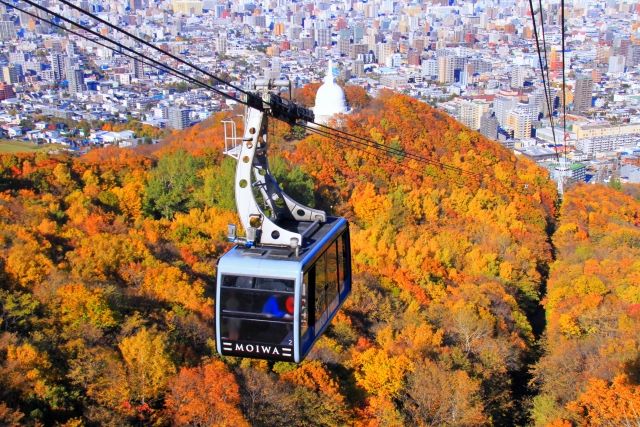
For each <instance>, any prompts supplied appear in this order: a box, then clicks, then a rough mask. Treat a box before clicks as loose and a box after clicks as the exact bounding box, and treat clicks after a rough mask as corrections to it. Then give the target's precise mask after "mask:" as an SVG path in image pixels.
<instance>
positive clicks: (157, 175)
mask: <svg viewBox="0 0 640 427" xmlns="http://www.w3.org/2000/svg"><path fill="white" fill-rule="evenodd" d="M201 167H202V161H201V160H200V159H197V158H195V157H193V156H192V155H191V154H189V153H187V152H186V151H183V150H179V151H176V152H175V153H171V154H167V155H165V156H164V157H162V158H161V159H160V161H159V162H158V165H157V166H156V168H155V169H153V170H152V171H151V176H150V178H149V181H148V183H147V186H146V188H145V197H144V207H145V211H146V212H147V214H149V215H153V216H155V217H160V216H161V217H164V218H173V215H174V214H175V213H176V212H186V211H188V210H189V209H190V208H192V207H195V206H196V205H197V203H196V201H195V198H194V192H195V190H197V189H199V188H200V187H201V185H202V180H201V178H200V177H199V174H198V172H199V170H200V169H201Z"/></svg>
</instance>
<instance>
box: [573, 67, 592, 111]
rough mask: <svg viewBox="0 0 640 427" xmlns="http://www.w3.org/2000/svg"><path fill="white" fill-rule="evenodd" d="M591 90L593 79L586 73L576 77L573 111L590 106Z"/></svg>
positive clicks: (584, 109)
mask: <svg viewBox="0 0 640 427" xmlns="http://www.w3.org/2000/svg"><path fill="white" fill-rule="evenodd" d="M592 91H593V80H591V77H590V76H588V75H586V74H580V75H578V77H576V88H575V92H574V95H573V111H574V112H576V113H582V112H585V111H587V110H588V109H589V108H591V92H592Z"/></svg>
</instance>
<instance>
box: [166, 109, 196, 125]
mask: <svg viewBox="0 0 640 427" xmlns="http://www.w3.org/2000/svg"><path fill="white" fill-rule="evenodd" d="M189 113H190V111H189V109H188V108H182V107H172V108H169V121H168V123H167V126H169V127H170V128H172V129H178V130H181V129H185V128H187V127H189V125H190V124H191V121H190V120H189Z"/></svg>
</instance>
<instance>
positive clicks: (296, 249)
mask: <svg viewBox="0 0 640 427" xmlns="http://www.w3.org/2000/svg"><path fill="white" fill-rule="evenodd" d="M285 84H286V83H285ZM285 84H283V83H279V82H275V84H274V82H273V81H269V82H266V83H263V82H256V86H262V87H265V88H267V89H270V88H272V87H274V86H284V85H285ZM269 115H272V116H276V117H278V118H285V119H287V120H289V121H290V122H291V123H295V122H296V121H297V120H299V119H301V118H302V119H304V118H306V119H307V121H313V113H312V112H311V111H310V110H307V109H305V108H302V107H299V106H297V105H295V104H293V103H292V102H290V101H286V100H284V99H282V98H280V97H278V96H277V95H273V96H271V95H270V94H268V93H267V91H266V90H265V92H264V94H263V104H262V106H255V105H251V106H248V107H247V108H246V112H245V118H244V135H243V136H242V137H237V136H236V127H235V122H234V121H233V120H225V121H224V126H225V151H224V153H225V154H226V155H228V156H231V157H233V158H234V159H236V160H237V166H236V175H235V199H236V207H237V209H238V216H239V217H240V222H241V224H242V228H243V229H244V230H245V236H242V237H241V236H239V235H238V233H237V227H236V226H235V225H233V224H232V225H229V233H228V238H229V240H230V241H232V242H234V243H236V245H235V246H234V247H233V248H232V249H231V250H230V251H228V252H227V253H226V254H224V255H223V256H222V257H221V258H220V260H219V261H218V272H217V288H216V345H217V350H218V353H220V354H222V355H225V356H239V357H252V358H259V359H267V360H281V361H289V362H296V363H298V362H301V361H302V360H303V359H304V358H305V356H306V355H307V354H308V353H309V351H310V350H311V348H312V347H313V345H314V343H315V342H316V341H317V339H318V338H319V337H320V336H321V335H322V333H323V332H324V331H325V329H326V328H327V326H328V325H329V324H330V322H331V320H332V319H333V317H334V316H335V315H336V313H337V312H338V309H339V308H340V306H341V305H342V304H343V303H344V301H345V300H346V298H347V296H348V295H349V293H350V292H351V251H350V244H349V224H348V222H347V221H346V220H345V219H344V218H339V217H331V216H328V215H326V213H325V212H324V211H321V210H318V209H313V208H310V207H307V206H304V205H302V204H301V203H298V202H297V201H295V200H293V199H292V198H291V197H290V196H288V195H287V194H285V193H284V192H283V191H282V189H281V188H280V186H279V185H278V182H277V181H276V179H275V177H274V176H273V174H272V173H271V171H270V170H269V163H268V160H267V149H268V141H267V129H268V127H267V120H268V116H269Z"/></svg>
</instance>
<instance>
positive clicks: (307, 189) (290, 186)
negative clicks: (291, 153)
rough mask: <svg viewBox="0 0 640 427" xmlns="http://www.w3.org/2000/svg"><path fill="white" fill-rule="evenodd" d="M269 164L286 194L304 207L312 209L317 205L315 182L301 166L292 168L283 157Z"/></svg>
mask: <svg viewBox="0 0 640 427" xmlns="http://www.w3.org/2000/svg"><path fill="white" fill-rule="evenodd" d="M269 162H270V167H271V172H272V173H273V176H274V177H275V178H276V179H277V180H278V182H279V183H280V185H281V186H282V189H283V190H284V192H285V193H287V194H288V195H289V196H291V197H292V198H293V199H294V200H295V201H297V202H300V203H302V204H304V205H307V206H311V207H313V206H314V205H315V202H314V194H313V190H314V182H313V179H312V178H311V177H310V176H309V175H307V174H306V173H304V171H303V170H302V169H301V168H300V167H299V166H291V165H290V164H289V163H287V162H286V160H284V159H282V158H281V157H275V158H273V159H271V160H269Z"/></svg>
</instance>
